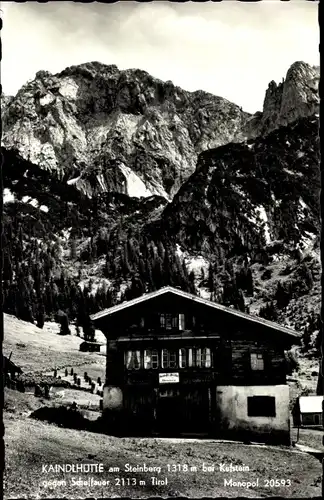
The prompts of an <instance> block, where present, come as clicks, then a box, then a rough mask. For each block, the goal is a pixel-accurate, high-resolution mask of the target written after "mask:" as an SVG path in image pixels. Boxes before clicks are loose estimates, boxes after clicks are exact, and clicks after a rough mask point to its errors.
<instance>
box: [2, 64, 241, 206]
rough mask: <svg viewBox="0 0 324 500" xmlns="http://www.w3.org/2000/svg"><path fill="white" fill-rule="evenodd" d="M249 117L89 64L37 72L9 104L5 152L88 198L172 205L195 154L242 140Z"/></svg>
mask: <svg viewBox="0 0 324 500" xmlns="http://www.w3.org/2000/svg"><path fill="white" fill-rule="evenodd" d="M249 116H250V115H248V114H247V113H244V112H243V111H242V110H241V108H239V107H238V106H236V105H235V104H233V103H231V102H229V101H227V100H226V99H222V98H220V97H216V96H213V95H211V94H208V93H206V92H202V91H197V92H193V93H190V92H186V91H184V90H182V89H181V88H179V87H175V86H174V85H173V84H172V82H162V81H160V80H157V79H155V78H153V77H151V76H150V75H149V74H148V73H146V72H144V71H140V70H126V71H120V70H119V69H118V68H117V67H116V66H106V65H103V64H100V63H87V64H82V65H80V66H72V67H70V68H67V69H65V70H64V71H62V72H61V73H59V74H57V75H51V74H50V73H48V72H45V71H40V72H38V73H37V75H36V77H35V79H34V80H33V81H31V82H28V83H27V84H26V85H24V86H23V87H22V88H21V89H20V91H19V92H18V93H17V95H16V96H15V97H14V99H12V100H9V101H8V105H7V106H6V109H5V111H4V114H3V129H4V135H3V145H4V146H5V147H6V148H8V149H12V148H15V149H17V150H18V152H19V153H20V155H21V156H22V157H23V158H25V159H28V160H30V161H31V162H32V163H34V164H36V165H39V166H41V167H42V168H44V169H50V170H52V171H54V172H57V174H58V175H59V176H60V177H64V178H66V180H67V181H68V182H70V183H75V184H76V186H77V187H78V188H79V189H81V190H82V191H83V192H86V193H87V194H89V195H90V196H91V195H92V194H93V192H102V191H109V190H118V191H119V192H122V193H125V194H128V195H129V196H150V195H151V194H157V195H162V196H164V197H165V198H167V199H170V198H172V196H173V195H174V193H175V192H176V191H177V190H178V188H179V187H180V185H181V184H182V182H184V181H185V180H186V179H187V178H188V177H189V175H190V174H191V173H192V172H193V171H194V169H195V164H196V160H197V155H198V154H199V153H200V152H201V151H203V150H205V149H209V148H214V147H218V146H221V145H223V144H226V143H228V142H231V141H233V140H240V139H241V138H242V132H241V130H242V126H243V125H244V124H245V122H246V120H247V119H248V118H249Z"/></svg>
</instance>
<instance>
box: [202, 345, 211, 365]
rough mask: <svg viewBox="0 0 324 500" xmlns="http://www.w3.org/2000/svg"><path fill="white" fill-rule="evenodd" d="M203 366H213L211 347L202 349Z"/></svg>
mask: <svg viewBox="0 0 324 500" xmlns="http://www.w3.org/2000/svg"><path fill="white" fill-rule="evenodd" d="M202 366H203V367H204V368H210V367H211V353H210V349H209V347H206V348H205V349H203V350H202Z"/></svg>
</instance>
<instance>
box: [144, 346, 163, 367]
mask: <svg viewBox="0 0 324 500" xmlns="http://www.w3.org/2000/svg"><path fill="white" fill-rule="evenodd" d="M158 367H159V354H158V352H157V350H156V349H153V350H146V351H144V368H145V370H150V369H151V368H153V370H154V369H156V368H158Z"/></svg>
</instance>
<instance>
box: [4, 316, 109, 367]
mask: <svg viewBox="0 0 324 500" xmlns="http://www.w3.org/2000/svg"><path fill="white" fill-rule="evenodd" d="M71 330H72V328H71ZM58 332H59V326H58V324H57V323H45V326H44V328H43V330H40V329H39V328H37V327H36V326H35V325H32V324H31V323H27V322H25V321H20V320H17V318H15V317H13V316H10V315H8V314H5V315H4V342H3V352H4V354H5V355H6V356H9V355H10V353H11V352H12V356H11V360H12V361H13V362H14V363H16V364H17V365H18V366H20V367H21V369H22V370H23V372H25V373H29V372H50V371H52V370H54V368H55V367H56V368H65V367H67V368H71V367H73V368H75V367H80V368H81V367H82V366H83V365H90V364H92V365H98V366H100V373H101V374H103V373H104V370H105V355H104V352H105V348H104V346H102V348H101V351H102V352H101V353H83V352H80V351H79V346H80V343H81V342H82V341H83V340H82V339H80V338H79V337H77V336H75V335H67V336H64V337H62V336H60V335H58ZM96 337H97V340H98V341H99V342H104V343H105V338H104V336H103V334H102V333H101V332H99V331H97V332H96ZM89 375H90V373H89ZM98 376H100V375H98Z"/></svg>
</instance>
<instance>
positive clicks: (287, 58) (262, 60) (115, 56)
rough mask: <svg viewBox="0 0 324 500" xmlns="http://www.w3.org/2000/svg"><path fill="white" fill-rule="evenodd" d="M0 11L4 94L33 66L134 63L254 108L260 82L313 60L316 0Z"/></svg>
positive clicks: (8, 6)
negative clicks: (292, 65)
mask: <svg viewBox="0 0 324 500" xmlns="http://www.w3.org/2000/svg"><path fill="white" fill-rule="evenodd" d="M1 10H2V12H1V15H2V19H3V29H2V33H1V37H2V51H3V52H2V54H3V56H2V57H3V59H2V62H1V83H2V86H3V92H4V93H5V94H7V95H15V94H16V92H17V91H18V90H19V88H20V87H21V86H22V85H23V84H24V83H26V82H27V81H28V80H32V79H33V78H34V76H35V74H36V72H37V71H39V70H48V71H50V72H51V73H58V72H60V71H62V70H63V69H64V68H66V67H67V66H72V65H76V64H81V63H85V62H90V61H99V62H102V63H105V64H116V65H117V66H118V68H119V69H127V68H140V69H142V70H145V71H147V72H148V73H150V74H151V75H152V76H155V77H157V78H160V79H161V80H171V81H172V82H173V83H174V84H175V85H178V86H180V87H182V88H183V89H185V90H189V91H195V90H199V89H201V90H205V91H207V92H211V93H213V94H215V95H218V96H221V97H225V98H227V99H229V100H230V101H233V102H235V103H236V104H238V105H239V106H242V108H243V109H244V110H245V111H248V112H251V113H254V112H255V111H257V110H262V105H263V99H264V95H265V91H266V89H267V87H268V84H269V82H270V81H271V80H275V81H276V82H280V81H281V80H282V78H283V77H285V75H286V73H287V70H288V68H289V67H290V66H291V64H292V63H294V62H295V61H305V62H307V63H309V64H311V65H319V51H318V45H319V27H318V3H317V2H316V1H315V2H312V1H307V0H290V1H289V2H280V1H279V0H262V1H261V2H256V3H251V4H247V3H243V2H239V1H234V0H233V1H231V0H223V1H222V2H220V3H218V2H206V3H195V2H187V3H180V4H179V3H173V2H164V1H155V2H150V3H139V2H133V1H121V2H116V3H114V4H100V3H98V2H94V3H88V4H82V3H75V2H48V3H47V4H40V3H36V2H26V3H23V4H20V3H15V2H5V3H2V4H1Z"/></svg>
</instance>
